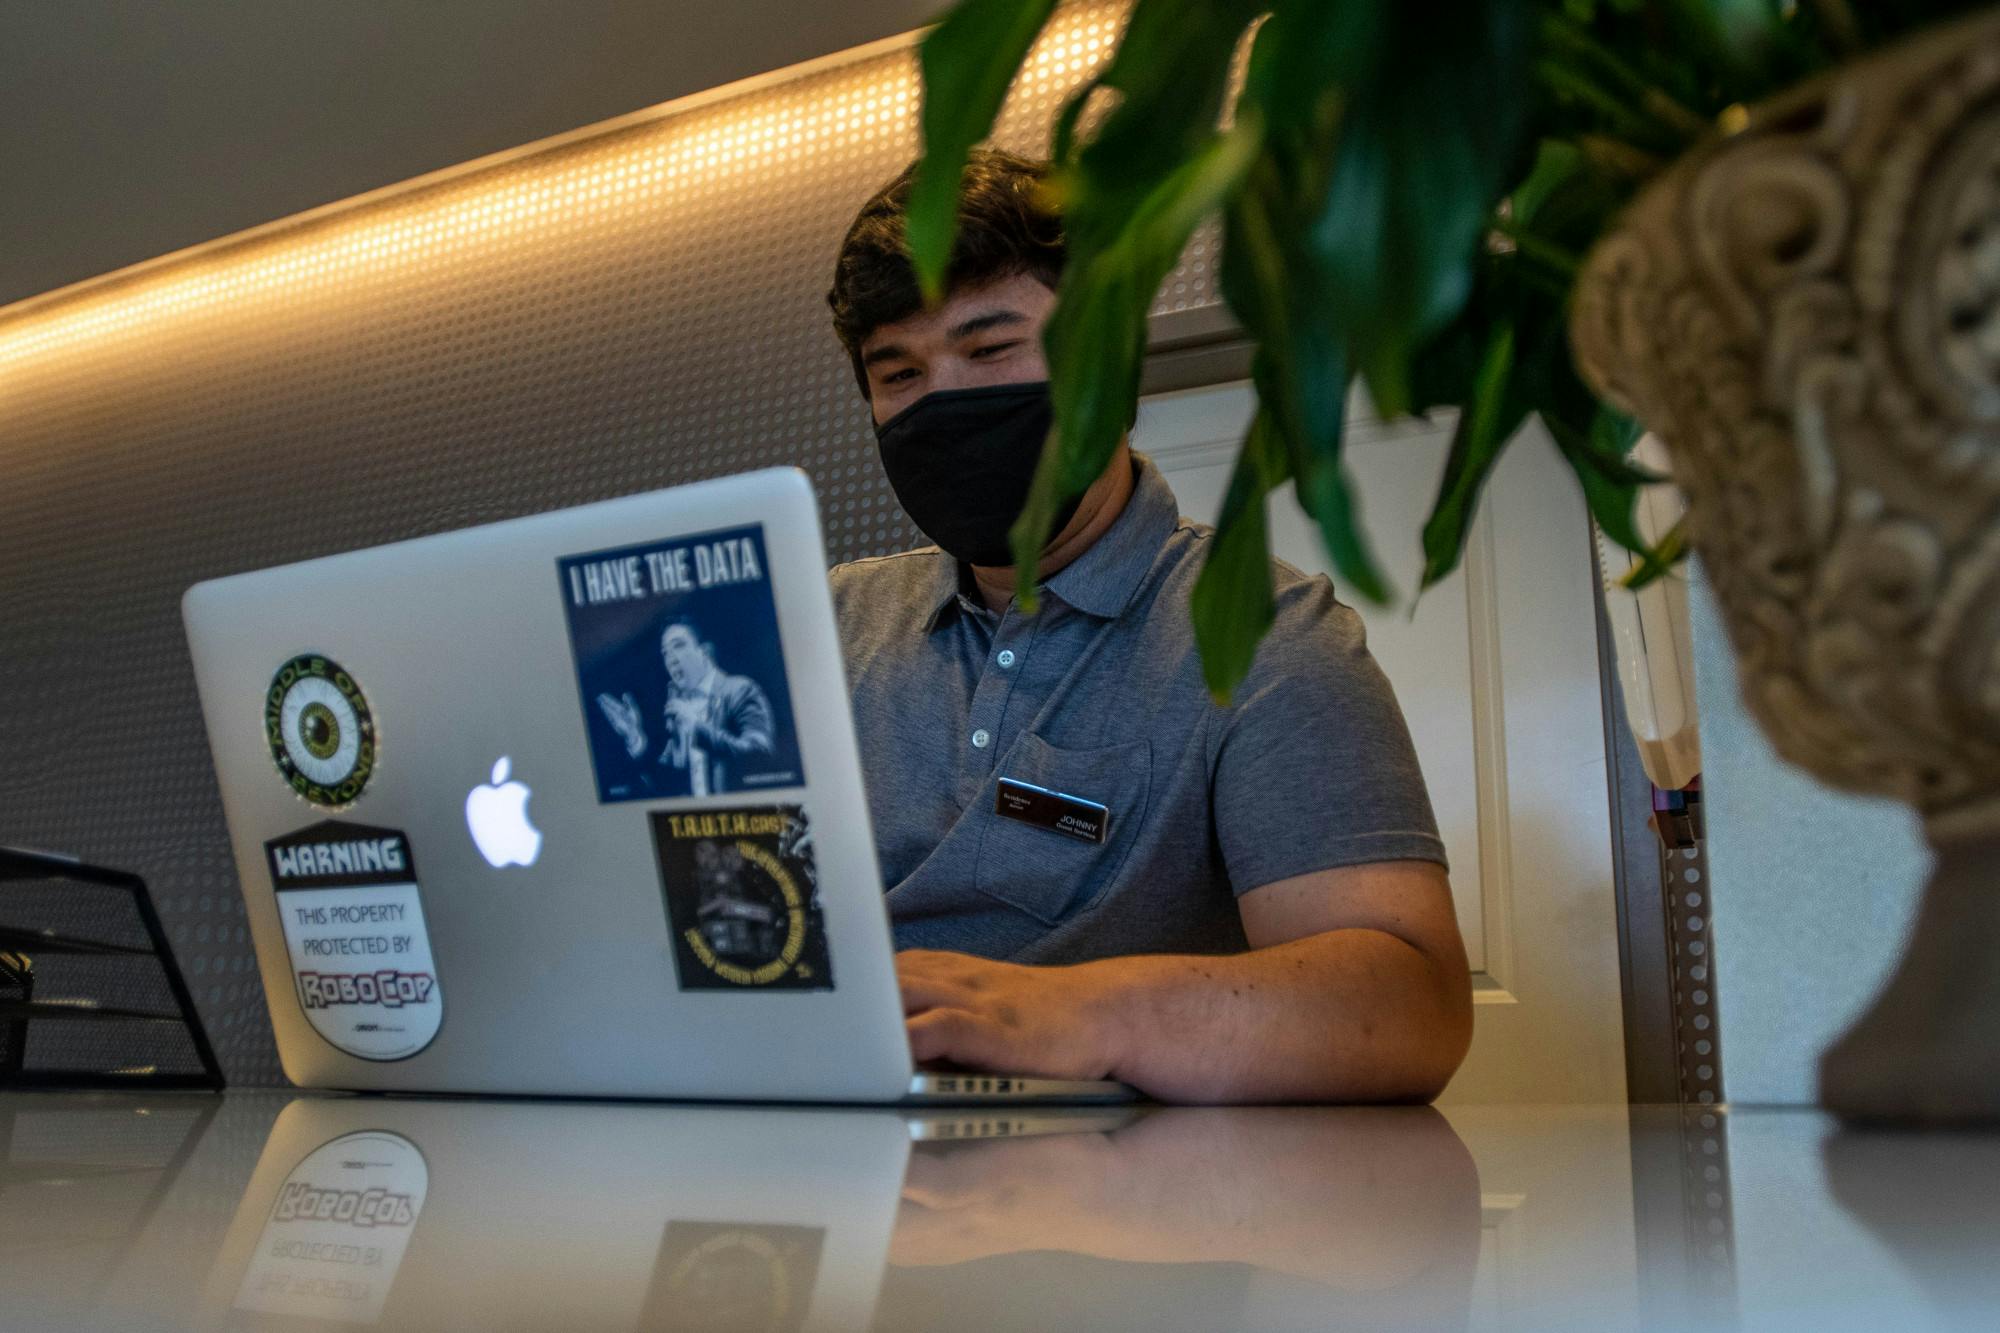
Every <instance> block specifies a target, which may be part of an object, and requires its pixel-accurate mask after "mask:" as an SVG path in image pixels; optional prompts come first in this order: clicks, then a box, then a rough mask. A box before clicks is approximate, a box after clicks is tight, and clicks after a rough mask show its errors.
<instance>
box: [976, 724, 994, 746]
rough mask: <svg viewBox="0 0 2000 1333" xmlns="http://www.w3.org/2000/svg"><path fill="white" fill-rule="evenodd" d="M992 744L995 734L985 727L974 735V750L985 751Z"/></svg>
mask: <svg viewBox="0 0 2000 1333" xmlns="http://www.w3.org/2000/svg"><path fill="white" fill-rule="evenodd" d="M992 742H993V733H992V732H990V731H988V730H987V729H986V728H984V727H981V728H980V729H979V730H977V731H975V732H973V733H972V748H973V749H975V750H983V749H985V748H986V747H987V746H988V745H990V744H992Z"/></svg>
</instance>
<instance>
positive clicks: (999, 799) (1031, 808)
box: [993, 778, 1111, 842]
mask: <svg viewBox="0 0 2000 1333" xmlns="http://www.w3.org/2000/svg"><path fill="white" fill-rule="evenodd" d="M993 813H994V814H996V815H1004V816H1006V817H1007V818H1008V819H1018V820H1020V821H1021V822H1022V823H1023V824H1033V825H1034V826H1035V827H1036V828H1045V829H1047V830H1049V831H1050V832H1051V833H1063V834H1067V835H1068V836H1070V837H1072V838H1077V839H1080V840H1082V841H1084V842H1103V841H1104V840H1105V838H1107V837H1109V836H1110V834H1111V811H1109V810H1108V809H1106V808H1105V807H1104V806H1102V805H1099V804H1098V803H1097V802H1096V801H1086V800H1084V799H1082V798H1081V797H1078V796H1067V795H1065V794H1063V793H1062V792H1059V791H1050V790H1049V789H1048V788H1047V787H1037V786H1035V785H1034V784H1033V783H1030V782H1017V781H1015V780H1014V779H1013V778H1001V779H1000V788H999V790H998V792H996V793H995V794H994V797H993Z"/></svg>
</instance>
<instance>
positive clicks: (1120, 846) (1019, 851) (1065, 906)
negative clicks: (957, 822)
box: [976, 734, 1153, 925]
mask: <svg viewBox="0 0 2000 1333" xmlns="http://www.w3.org/2000/svg"><path fill="white" fill-rule="evenodd" d="M996 777H997V778H1012V779H1013V780H1014V781H1016V782H1025V783H1027V784H1029V785H1030V786H1034V787H1040V788H1042V789H1043V790H1044V791H1050V792H1058V793H1061V794H1062V795H1064V796H1073V797H1075V798H1077V799H1078V800H1082V801H1090V802H1094V803H1096V804H1098V805H1101V806H1104V807H1105V808H1106V810H1107V811H1108V812H1109V814H1108V816H1107V817H1108V820H1109V827H1108V828H1107V829H1106V831H1105V835H1104V839H1103V841H1101V842H1098V841H1086V840H1085V839H1082V838H1078V837H1074V836H1072V835H1070V834H1068V833H1063V832H1059V831H1058V830H1056V829H1053V828H1048V827H1045V826H1044V825H1042V824H1038V823H1028V822H1024V821H1023V820H1020V819H1015V818H1012V817H1010V816H1007V815H1002V814H998V813H996V812H995V810H994V801H995V797H996V791H995V788H994V786H991V785H989V786H988V787H987V788H986V789H985V793H984V795H983V796H982V798H981V799H982V800H983V801H984V803H985V805H984V809H983V810H981V811H980V812H979V818H980V819H981V821H982V822H983V825H984V832H983V834H982V835H981V837H980V843H979V865H978V873H977V876H976V883H977V885H978V887H979V891H980V892H981V893H984V894H987V895H988V896H990V897H993V898H998V899H999V900H1000V901H1001V902H1003V903H1006V904H1007V905H1008V906H1010V907H1015V908H1019V909H1020V910H1021V911H1023V912H1026V913H1027V914H1028V915H1029V916H1032V917H1034V918H1035V919H1036V920H1038V921H1041V922H1043V923H1044V924H1046V925H1054V924H1055V923H1056V922H1058V921H1061V920H1062V919H1064V918H1065V917H1069V916H1073V915H1075V914H1076V913H1078V912H1081V911H1083V910H1085V909H1087V908H1089V907H1091V906H1093V905H1095V904H1096V902H1097V901H1098V899H1100V898H1102V897H1103V896H1104V893H1105V891H1106V890H1108V889H1109V888H1110V887H1111V886H1112V885H1113V884H1114V883H1116V882H1117V879H1118V873H1119V871H1120V870H1121V869H1123V868H1124V865H1125V859H1126V857H1127V856H1128V855H1129V854H1130V852H1131V850H1132V845H1133V843H1135V842H1136V841H1137V840H1138V837H1139V831H1140V829H1141V828H1142V827H1143V826H1144V824H1145V822H1146V806H1147V801H1148V799H1149V798H1150V796H1151V795H1152V785H1153V746H1152V742H1150V741H1143V740H1141V741H1132V742H1130V743H1128V744H1125V745H1107V746H1103V747H1100V748H1097V749H1092V750H1064V749H1058V748H1057V747H1056V746H1053V745H1050V744H1049V743H1048V742H1047V741H1045V740H1043V739H1042V738H1041V737H1039V736H1034V735H1028V734H1023V735H1022V736H1021V738H1020V739H1019V740H1018V741H1016V742H1015V743H1014V747H1013V749H1011V750H1009V751H1008V752H1007V755H1006V756H1005V757H1004V758H1003V759H1002V760H1001V761H1000V766H999V770H998V773H997V774H996Z"/></svg>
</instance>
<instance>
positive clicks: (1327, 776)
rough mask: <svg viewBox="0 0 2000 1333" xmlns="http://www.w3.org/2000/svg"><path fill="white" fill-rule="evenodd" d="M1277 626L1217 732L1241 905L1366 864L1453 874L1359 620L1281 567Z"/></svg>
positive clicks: (1222, 842)
mask: <svg viewBox="0 0 2000 1333" xmlns="http://www.w3.org/2000/svg"><path fill="white" fill-rule="evenodd" d="M1277 575H1278V615H1277V620H1276V622H1275V624H1274V625H1273V626H1272V629H1271V633H1270V635H1269V637H1267V638H1266V639H1265V640H1264V643H1263V644H1262V646H1261V647H1260V648H1259V649H1258V653H1257V660H1256V664H1255V666H1254V667H1253V668H1252V669H1251V673H1250V678H1249V679H1248V680H1247V681H1246V682H1245V683H1244V685H1243V686H1242V688H1240V689H1239V690H1238V691H1237V696H1236V701H1235V703H1234V705H1233V706H1232V707H1230V708H1226V709H1223V710H1221V711H1220V712H1219V713H1218V714H1217V715H1216V716H1215V717H1214V718H1213V719H1212V720H1211V722H1210V741H1209V746H1210V773H1211V775H1212V780H1213V788H1212V790H1213V793H1214V796H1213V801H1212V809H1213V812H1214V818H1215V834H1216V841H1217V844H1218V845H1219V846H1220V848H1221V851H1222V858H1223V864H1224V866H1225V867H1226V868H1227V870H1228V872H1229V881H1230V885H1231V887H1232V888H1233V889H1234V890H1235V892H1236V893H1237V894H1239V895H1240V894H1243V893H1247V892H1249V891H1250V890H1251V889H1255V888H1260V887H1262V886H1263V885H1266V884H1270V883H1273V882H1274V881H1277V880H1281V879H1287V878H1289V877H1291V876H1294V875H1303V874H1308V873H1310V872H1312V871H1315V870H1327V869H1332V868H1334V867H1337V866H1350V865H1361V864H1365V863H1367V862H1371V861H1396V860H1420V861H1435V862H1437V863H1438V864H1440V865H1442V864H1444V863H1445V852H1444V843H1443V841H1442V840H1441V839H1440V838H1439V837H1438V832H1437V820H1436V818H1435V816H1434V815H1433V814H1432V813H1431V803H1430V797H1429V795H1428V793H1427V792H1426V791H1425V789H1424V777H1423V772H1422V770H1421V769H1420V768H1419V767H1418V765H1417V754H1416V749H1415V747H1414V746H1413V745H1412V744H1411V743H1410V732H1409V728H1408V727H1407V726H1406V725H1405V724H1404V721H1403V714H1402V710H1401V709H1400V708H1398V707H1397V706H1396V696H1395V693H1394V692H1393V691H1392V690H1391V689H1390V687H1389V680H1388V677H1386V676H1384V675H1383V674H1382V669H1381V668H1380V667H1379V666H1377V665H1376V663H1375V659H1374V657H1373V656H1372V655H1371V654H1370V653H1369V651H1368V645H1367V635H1366V632H1365V631H1364V629H1363V628H1362V624H1361V617H1360V616H1358V615H1356V614H1355V613H1354V611H1353V610H1352V609H1351V608H1349V607H1347V606H1343V605H1342V604H1341V603H1340V602H1339V601H1338V600H1336V599H1335V597H1334V594H1333V586H1332V584H1331V583H1330V582H1328V580H1327V579H1325V578H1324V577H1319V578H1311V579H1308V578H1306V577H1304V576H1303V575H1301V574H1299V573H1298V572H1297V571H1295V570H1292V569H1290V568H1289V567H1286V566H1279V567H1278V570H1277Z"/></svg>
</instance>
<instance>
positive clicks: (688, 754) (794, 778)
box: [556, 524, 805, 803]
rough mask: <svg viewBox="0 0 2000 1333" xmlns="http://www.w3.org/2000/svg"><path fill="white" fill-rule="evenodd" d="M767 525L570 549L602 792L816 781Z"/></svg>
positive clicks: (634, 794) (576, 645)
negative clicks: (810, 771)
mask: <svg viewBox="0 0 2000 1333" xmlns="http://www.w3.org/2000/svg"><path fill="white" fill-rule="evenodd" d="M769 569H770V564H769V562H768V561H767V560H766V558H765V548H764V529H763V528H762V527H761V526H759V525H754V524H753V525H751V526H749V527H742V528H726V529H720V530H717V531H714V532H704V533H699V534H696V535H694V536H689V537H677V538H673V539H671V540H665V541H657V542H648V543H646V544H644V545H640V546H621V547H617V548H614V549H611V550H605V551H592V552H589V553H588V554H584V555H570V556H563V557H562V558H561V559H559V560H557V561H556V571H557V576H558V580H559V583H560V586H561V589H562V599H563V610H564V612H565V614H566V615H567V617H568V621H569V638H570V650H571V652H572V654H573V655H574V657H575V659H576V682H577V691H578V693H579V695H580V696H581V697H580V702H581V704H582V707H583V720H584V727H585V729H586V731H587V732H588V733H589V737H590V759H591V765H592V767H593V769H594V770H595V772H596V776H597V799H598V801H599V802H602V803H609V802H612V801H652V800H662V799H666V798H669V797H675V796H720V795H723V794H725V793H728V792H738V791H752V790H762V789H768V788H774V787H797V786H802V785H804V782H805V774H804V772H803V770H802V767H801V765H800V763H799V742H798V735H797V733H796V731H795V730H794V728H793V724H792V697H791V690H790V688H789V686H788V685H787V683H786V680H785V656H784V651H783V648H782V646H781V645H780V643H779V640H778V612H777V605H776V603H775V601H774V600H773V598H772V592H771V579H770V575H769Z"/></svg>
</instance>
